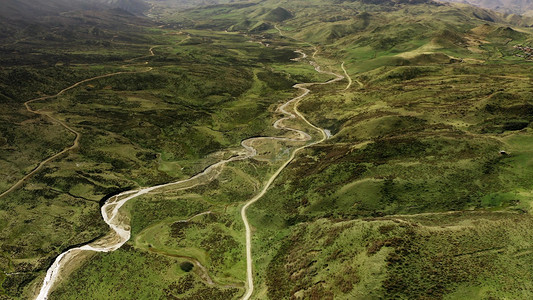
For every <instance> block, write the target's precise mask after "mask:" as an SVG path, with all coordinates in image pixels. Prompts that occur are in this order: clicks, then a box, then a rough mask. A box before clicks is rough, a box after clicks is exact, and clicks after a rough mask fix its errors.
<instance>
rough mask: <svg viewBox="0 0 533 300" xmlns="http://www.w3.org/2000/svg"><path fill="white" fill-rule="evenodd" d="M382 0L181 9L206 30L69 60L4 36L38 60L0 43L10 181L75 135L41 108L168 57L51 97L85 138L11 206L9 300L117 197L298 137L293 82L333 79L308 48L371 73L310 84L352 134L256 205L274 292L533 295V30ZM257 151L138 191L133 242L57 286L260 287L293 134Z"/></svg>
mask: <svg viewBox="0 0 533 300" xmlns="http://www.w3.org/2000/svg"><path fill="white" fill-rule="evenodd" d="M374 2H375V3H373V4H372V3H369V1H355V2H347V1H344V2H341V3H335V5H327V4H326V5H324V4H322V3H319V2H318V1H307V2H305V4H303V2H301V1H285V2H275V3H274V2H273V1H265V2H264V3H261V4H253V5H252V4H247V5H243V4H237V5H235V4H224V5H215V6H210V7H207V8H202V9H192V10H188V11H185V12H180V13H174V12H172V13H170V12H169V11H165V12H160V13H161V16H162V19H164V20H165V21H166V22H169V23H171V22H175V23H173V24H174V25H175V26H176V27H180V28H183V27H187V29H182V30H181V31H179V30H172V29H165V28H155V27H153V26H148V27H136V28H135V30H132V32H131V34H132V35H131V36H129V37H127V36H125V35H123V34H118V38H117V39H115V40H113V39H112V37H113V36H114V35H115V34H114V33H113V32H112V31H111V30H110V29H105V30H103V31H102V32H103V33H100V35H101V36H100V37H99V36H94V35H92V34H91V35H87V36H85V35H83V37H84V39H86V40H87V41H88V42H86V44H87V45H92V46H90V47H83V48H80V47H76V46H74V45H72V44H71V45H69V46H64V48H63V49H61V51H59V52H58V53H59V54H57V53H55V54H54V53H53V52H54V51H53V45H52V46H50V48H46V47H44V48H42V50H41V51H42V53H40V54H35V53H29V51H28V50H27V47H28V48H29V47H33V46H34V45H36V44H39V42H38V41H37V40H31V39H30V40H25V41H21V42H18V43H15V44H13V45H11V46H9V47H7V46H6V47H4V48H5V49H4V50H3V51H4V52H3V53H10V55H15V54H13V50H17V51H20V52H21V53H24V57H28V60H27V61H28V64H27V65H23V66H19V65H15V64H13V62H14V61H15V59H16V57H14V56H2V64H3V65H5V66H6V67H4V68H3V69H2V70H1V71H0V72H3V74H4V75H5V76H2V77H0V78H1V80H2V81H1V82H0V93H1V94H0V97H1V98H0V99H2V101H0V105H2V107H3V108H5V109H4V110H2V119H1V120H2V121H1V123H0V126H3V127H2V129H3V130H2V131H1V134H2V136H0V147H2V149H6V150H8V149H9V151H3V152H2V155H3V157H2V161H1V162H0V164H1V166H2V167H1V168H0V169H1V170H2V172H4V174H3V175H4V176H3V177H2V178H5V179H4V180H2V181H1V182H0V187H2V188H3V189H5V188H7V187H8V186H10V185H11V184H12V183H13V182H15V181H16V180H17V178H20V177H21V176H23V174H26V173H27V172H28V171H29V170H31V169H32V168H33V167H34V166H35V165H36V163H37V162H39V161H41V160H42V159H44V158H46V157H48V156H50V155H51V154H53V153H57V152H58V151H61V149H63V148H64V147H65V145H68V144H69V143H71V142H72V139H73V136H72V135H71V134H69V133H68V132H67V131H65V130H64V129H62V127H61V126H59V125H57V124H55V123H54V122H50V120H47V119H46V118H41V117H36V116H35V115H33V114H29V113H28V112H27V111H25V110H24V107H23V106H22V103H23V102H24V101H26V100H28V99H31V98H34V97H36V96H39V95H41V94H54V93H56V92H57V91H58V90H60V89H61V88H64V87H66V86H68V85H71V84H73V83H74V82H77V81H79V80H82V79H84V78H88V77H93V76H97V75H101V74H106V73H112V72H116V71H124V70H126V71H142V70H147V67H151V68H152V69H151V71H150V72H139V73H136V74H123V75H118V76H113V77H109V78H104V79H100V80H95V81H94V82H90V83H87V84H84V85H83V86H80V87H79V88H76V89H73V90H71V91H69V92H68V93H65V94H64V95H62V96H61V97H58V98H55V99H50V100H47V101H41V102H36V103H34V104H33V106H32V107H34V108H35V109H41V110H43V111H47V112H50V113H51V114H53V115H54V117H56V118H58V119H60V120H62V121H64V122H66V123H68V124H69V126H72V127H73V128H75V129H76V130H77V131H79V132H80V133H81V135H82V138H81V140H80V148H79V150H76V151H73V152H70V153H68V154H67V155H65V157H62V158H60V159H57V160H55V161H53V162H51V163H50V164H49V165H48V166H47V167H46V168H45V169H44V170H42V172H39V173H38V174H36V175H35V176H34V177H32V179H31V180H30V181H29V182H27V183H26V184H25V185H24V187H23V188H21V189H19V190H17V191H16V192H14V193H12V194H10V195H9V196H8V197H6V198H5V199H2V201H1V202H0V215H1V218H0V228H1V229H2V231H1V232H2V234H0V245H1V246H0V250H1V252H0V270H4V273H0V282H2V284H1V289H0V295H1V296H0V297H4V298H7V299H9V298H25V297H27V295H29V294H31V293H32V292H33V290H34V289H35V288H36V286H37V285H38V284H39V283H40V280H41V279H42V276H43V271H44V270H45V269H46V267H47V266H48V265H49V264H50V262H51V260H52V259H53V258H54V257H55V256H56V255H57V254H58V253H60V252H62V251H64V250H65V249H66V248H68V247H70V246H72V245H75V244H80V243H85V242H87V241H89V240H92V239H94V238H97V237H98V236H101V235H103V234H104V233H105V232H107V228H106V227H105V226H104V224H103V222H102V221H101V218H100V216H99V203H98V202H99V201H100V200H101V199H103V198H105V196H106V195H109V194H112V193H116V192H118V191H121V190H125V189H130V188H134V187H141V186H149V185H154V184H159V183H165V182H170V181H174V180H178V179H183V178H187V177H189V176H191V175H193V174H195V173H197V172H199V171H201V170H203V169H204V168H205V166H207V165H209V164H210V163H213V162H215V161H217V160H219V159H221V158H223V157H226V158H227V156H228V155H229V154H228V152H226V150H228V149H230V150H231V149H236V148H237V147H239V143H240V141H241V140H242V139H244V138H247V137H251V136H259V135H268V136H273V135H278V134H279V132H278V131H277V130H274V129H273V128H272V127H271V124H272V123H273V121H274V120H277V119H278V118H279V115H277V114H276V113H275V111H274V110H275V108H276V106H277V104H279V103H281V102H283V101H286V100H287V99H290V98H291V96H293V95H294V92H295V91H294V89H292V88H291V87H292V85H293V84H294V83H297V82H314V81H326V80H328V79H330V78H329V77H328V76H324V75H320V74H319V73H316V72H314V70H313V68H312V67H311V66H309V65H308V64H306V63H298V62H294V61H291V60H290V59H291V58H294V57H295V56H296V54H294V52H293V50H295V49H298V48H302V49H304V50H305V51H306V52H307V53H308V54H309V55H311V54H312V52H313V51H314V49H313V48H312V47H311V46H310V45H309V44H307V43H306V42H310V43H312V44H314V45H316V46H317V47H318V48H317V49H319V51H318V52H317V55H316V57H314V59H316V60H317V61H318V62H319V63H320V64H321V65H322V66H326V68H329V69H331V70H335V71H336V72H337V73H342V69H341V67H340V66H341V63H342V62H344V66H345V67H346V71H347V74H348V75H350V76H351V77H352V79H353V81H354V84H353V85H351V87H350V88H349V89H345V87H346V84H347V81H342V82H338V83H335V84H331V85H324V86H314V87H313V88H312V92H311V93H310V95H309V96H308V97H306V98H305V100H304V101H302V102H301V104H300V105H299V110H300V111H301V112H302V113H303V114H305V115H306V116H307V117H308V118H309V120H310V121H311V122H312V123H313V124H317V126H319V127H322V128H325V129H328V130H330V131H331V132H332V134H333V137H332V138H330V139H328V140H326V141H325V142H324V143H321V144H318V145H315V146H312V147H310V148H308V149H306V150H305V151H302V153H300V154H299V155H297V157H296V159H295V160H294V161H293V162H292V163H291V164H290V165H289V166H288V167H287V168H286V169H285V170H284V171H283V172H282V173H281V174H280V178H278V179H277V180H276V181H275V182H274V184H273V186H272V187H271V189H269V191H268V192H267V193H266V195H265V196H264V197H263V198H261V199H260V200H259V201H258V202H257V203H255V204H254V205H253V206H251V208H250V210H249V219H250V222H251V223H252V225H253V228H254V236H253V255H254V279H255V284H256V290H255V293H254V297H255V298H259V299H289V298H297V299H299V298H301V299H333V298H335V299H383V298H384V299H393V298H394V299H466V298H467V299H487V298H494V299H528V298H531V297H533V286H531V282H530V280H529V278H531V276H532V275H533V274H531V270H533V265H532V263H531V262H532V260H531V257H532V254H533V252H532V251H531V242H532V237H533V232H532V229H531V222H532V218H531V211H532V207H533V206H532V203H533V202H532V201H531V199H532V198H531V187H532V186H533V174H532V172H531V164H532V158H531V140H532V132H533V131H532V130H533V129H532V127H531V122H532V121H533V119H532V117H531V115H532V114H531V112H532V111H531V108H532V107H533V106H532V103H531V94H532V92H533V90H532V89H531V80H532V77H531V74H533V73H532V69H531V63H530V62H528V61H526V60H524V59H523V58H520V57H517V56H516V54H517V52H516V50H515V49H514V48H513V45H515V44H526V45H528V44H530V43H531V41H532V38H531V34H530V32H529V29H528V28H521V27H518V26H517V25H519V24H520V21H516V22H513V23H512V24H511V23H505V22H507V21H508V20H506V19H505V18H503V17H502V16H499V15H497V14H494V13H491V12H487V11H484V10H480V9H477V8H462V9H458V8H457V7H455V6H450V5H436V4H427V3H420V4H414V5H411V4H402V3H400V2H402V1H396V2H395V3H397V4H395V5H388V4H387V5H382V4H383V3H381V4H380V3H378V2H379V1H374ZM421 2H424V1H421ZM398 3H399V4H398ZM280 8H283V9H280ZM163 16H164V17H163ZM488 18H491V19H492V20H493V21H494V22H489V21H488ZM145 25H146V24H144V25H143V26H145ZM274 25H276V26H277V27H278V28H280V30H281V31H282V33H283V34H284V35H285V37H282V36H280V35H279V32H278V30H276V29H275V26H274ZM511 27H512V28H511ZM206 29H214V30H206ZM226 29H227V30H228V31H230V32H224V30H226ZM217 30H218V31H217ZM232 31H233V32H232ZM62 34H64V32H63V33H62V32H59V33H55V35H56V38H58V37H61V36H62ZM94 41H98V42H94ZM106 42H108V43H109V45H108V44H107V43H106ZM106 45H108V46H106ZM265 45H268V47H265ZM154 46H155V47H154ZM10 47H11V48H10ZM152 47H153V48H152ZM150 48H152V51H153V53H154V55H153V56H152V55H151V54H150V51H149V50H148V49H150ZM102 49H107V50H106V51H104V52H103V53H102ZM24 51H26V52H24ZM16 55H22V54H16ZM16 55H15V56H16ZM103 60H104V61H105V63H102V61H103ZM10 61H11V65H9V64H10V63H9V62H10ZM58 62H61V63H58ZM66 62H68V63H66ZM18 82H23V83H24V84H23V85H22V84H18ZM23 86H24V88H23ZM291 122H292V121H291ZM291 125H295V126H297V127H298V126H300V127H299V128H303V127H302V126H303V125H301V124H298V123H297V122H293V123H291ZM45 145H48V146H45ZM257 146H258V149H259V150H260V151H259V155H258V156H257V157H256V159H253V160H249V161H241V162H233V163H231V164H229V165H228V166H227V167H226V168H224V169H223V171H222V172H221V174H220V175H219V176H218V177H217V178H215V179H214V180H212V181H210V182H209V183H206V184H202V185H198V186H194V187H192V188H190V189H186V190H177V189H168V190H164V191H159V192H157V193H151V194H147V195H145V196H143V197H141V198H137V199H135V200H133V201H132V202H130V203H128V205H127V207H126V208H125V209H126V210H127V212H128V214H129V218H130V221H131V227H132V239H131V240H130V241H129V242H128V243H127V244H126V245H125V246H124V247H123V248H122V249H120V250H118V251H116V252H113V253H109V254H103V253H102V254H94V255H91V256H90V257H88V258H87V259H85V260H83V261H82V262H81V263H80V265H79V267H78V268H76V269H74V270H71V271H70V273H68V274H67V275H68V277H67V278H65V280H64V281H63V282H62V284H61V285H59V286H58V287H57V289H56V290H55V291H54V292H53V293H52V297H53V298H58V299H72V298H76V297H84V298H85V297H92V298H98V299H105V298H109V297H113V298H144V299H153V298H162V299H175V298H180V299H181V298H183V299H233V298H238V297H240V296H241V295H242V294H243V292H244V281H245V278H246V274H245V265H246V260H245V256H244V242H245V241H244V228H243V224H242V223H241V221H240V215H239V208H240V206H241V205H242V204H243V203H244V201H246V200H248V199H250V198H252V197H253V196H254V195H255V194H256V193H257V192H258V191H259V190H260V189H261V187H262V185H263V184H264V182H265V180H266V179H267V178H268V176H269V175H271V174H272V173H273V172H274V171H275V170H276V169H277V167H278V166H279V165H280V164H281V163H282V162H283V161H284V160H285V159H286V158H287V157H288V156H289V154H290V149H291V147H294V146H295V144H291V143H275V142H263V144H261V145H257ZM502 150H503V151H504V152H501V151H502ZM43 228H44V229H43ZM191 266H192V267H191ZM139 291H140V292H139Z"/></svg>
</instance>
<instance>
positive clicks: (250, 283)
mask: <svg viewBox="0 0 533 300" xmlns="http://www.w3.org/2000/svg"><path fill="white" fill-rule="evenodd" d="M278 30H279V29H278ZM280 33H281V31H280ZM296 52H298V53H300V54H302V58H301V59H305V58H307V55H306V54H305V53H303V52H302V51H296ZM315 54H316V51H315ZM309 63H310V64H311V65H313V66H314V67H315V70H316V71H317V72H319V73H323V74H329V75H333V76H335V77H336V78H335V79H332V80H330V81H327V82H314V83H299V84H296V85H294V88H297V89H299V90H301V91H302V92H303V93H302V94H300V95H299V96H297V97H295V98H293V99H291V100H289V101H288V102H287V103H285V104H283V105H282V106H280V107H279V110H280V111H281V112H283V113H284V114H287V115H288V117H286V118H285V119H287V118H296V116H298V118H299V119H301V120H302V121H304V122H305V123H306V124H307V125H308V126H310V127H312V128H313V129H314V130H316V131H318V132H320V134H321V135H322V137H321V138H320V139H319V140H316V141H314V142H312V143H309V144H306V145H303V146H301V147H298V148H296V149H295V150H294V151H293V152H292V153H291V156H290V157H289V158H288V159H287V161H285V163H284V164H283V165H281V167H279V168H278V170H276V172H275V173H274V174H273V175H272V176H271V177H270V179H269V180H268V181H267V183H266V184H265V186H264V187H263V189H262V190H261V192H260V193H259V194H257V195H256V196H255V197H253V198H252V199H250V200H249V201H248V202H247V203H246V204H245V205H244V206H243V207H242V209H241V217H242V220H243V222H244V226H245V229H246V293H245V294H244V296H243V297H242V299H243V300H248V299H250V297H251V296H252V294H253V291H254V280H253V257H252V229H251V226H250V223H249V222H248V218H247V216H246V211H247V210H248V208H249V207H250V206H251V205H252V204H254V203H255V202H257V200H259V199H261V198H262V197H263V196H264V195H265V193H266V192H267V190H268V189H269V188H270V186H271V185H272V183H273V182H274V180H276V178H277V177H278V176H279V174H280V173H281V172H282V171H283V169H285V167H287V166H288V165H289V164H290V163H291V161H293V160H294V158H295V157H296V154H298V152H300V151H302V150H303V149H305V148H308V147H311V146H313V145H316V144H318V143H322V142H323V141H325V140H326V139H327V138H328V135H327V134H326V132H325V130H324V129H322V128H319V127H317V126H315V125H313V124H312V123H311V122H309V120H307V119H306V118H305V117H304V116H303V115H302V114H301V113H300V112H299V111H298V103H299V102H300V100H302V98H304V97H305V96H307V94H309V93H310V92H311V90H309V89H308V87H311V86H313V85H324V84H330V83H333V82H337V81H340V80H342V79H344V76H342V75H339V74H336V73H332V72H328V71H322V70H321V69H320V66H319V65H318V64H316V63H315V62H313V61H310V62H309ZM290 104H294V106H293V109H294V113H295V114H296V115H294V114H292V113H290V112H288V111H287V110H285V108H286V107H287V106H289V105H290ZM278 122H279V121H278ZM276 123H277V122H276ZM284 129H289V128H284ZM292 130H295V129H292ZM297 131H299V130H297ZM303 135H304V136H305V138H304V139H302V141H308V140H310V139H311V137H310V135H309V134H307V133H303Z"/></svg>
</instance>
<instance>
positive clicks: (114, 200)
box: [27, 51, 344, 300]
mask: <svg viewBox="0 0 533 300" xmlns="http://www.w3.org/2000/svg"><path fill="white" fill-rule="evenodd" d="M296 52H298V53H300V54H301V55H302V57H301V58H300V59H305V58H307V55H306V54H305V53H303V52H302V51H296ZM310 63H311V64H312V65H313V66H314V67H315V70H316V71H317V72H320V73H324V74H330V75H333V76H335V77H336V78H335V79H332V80H330V81H328V82H323V83H300V84H296V85H294V88H297V89H299V90H301V91H303V93H302V94H300V95H299V96H297V97H295V98H293V99H291V100H289V101H287V102H286V103H284V104H283V105H281V106H280V107H278V110H277V111H279V112H281V113H283V114H284V115H285V117H283V118H281V119H279V120H277V121H276V122H275V123H274V125H273V126H274V127H275V128H277V129H280V130H285V131H292V132H294V133H296V134H297V137H295V138H292V137H286V136H284V137H254V138H250V139H246V140H243V141H242V142H241V145H242V147H243V149H244V151H240V152H238V153H236V155H234V156H232V157H230V158H229V159H225V160H222V161H219V162H217V163H215V164H213V165H210V166H209V167H207V168H206V169H205V170H204V171H202V172H200V173H198V174H196V175H194V176H193V177H191V178H189V179H185V180H180V181H177V182H171V183H167V184H161V185H156V186H151V187H146V188H141V189H136V190H131V191H126V192H123V193H120V194H118V195H115V196H113V197H111V198H110V199H108V200H107V201H106V203H105V204H104V205H103V206H102V208H101V213H102V217H103V219H104V221H105V222H106V223H107V224H108V225H109V227H110V228H111V232H110V233H109V234H108V235H106V236H105V237H103V238H101V239H99V240H97V241H94V242H92V243H89V244H87V245H84V246H81V247H77V248H72V249H69V250H67V251H65V252H63V253H62V254H60V255H59V256H58V257H57V258H56V259H55V261H54V262H53V264H52V265H51V266H50V268H49V269H48V271H47V273H46V276H45V278H44V281H43V284H42V286H41V289H40V291H39V294H38V295H37V297H36V299H37V300H46V299H48V295H49V293H50V291H51V289H52V288H53V287H54V286H55V284H56V283H57V282H58V280H59V279H60V273H61V271H62V269H63V268H64V267H65V266H66V265H68V264H69V262H74V260H75V259H76V257H77V256H78V255H79V254H80V253H81V252H84V251H93V252H111V251H115V250H117V249H119V248H120V247H121V246H122V245H124V244H125V243H126V242H127V241H128V240H129V239H130V237H131V228H130V225H129V220H128V218H127V217H126V216H125V215H122V214H121V211H120V209H121V208H122V207H123V206H124V204H126V203H127V202H128V201H129V200H131V199H134V198H137V197H139V196H142V195H145V194H148V193H150V192H154V191H155V190H158V189H162V188H165V187H171V186H181V189H188V188H191V187H192V186H196V185H198V182H202V183H206V182H209V181H210V180H212V179H214V178H216V177H217V176H218V175H219V174H220V171H221V168H222V167H223V166H224V165H226V164H227V163H229V162H233V161H240V160H245V159H248V158H251V157H254V156H256V155H257V150H256V149H255V148H254V147H253V146H252V143H253V141H254V140H261V139H269V140H272V139H274V140H281V141H293V142H308V141H310V140H311V139H312V137H311V136H310V135H309V134H308V133H306V132H304V131H302V130H299V129H295V128H291V127H288V126H285V125H283V122H284V121H285V120H288V119H296V118H299V119H301V120H302V121H304V122H305V123H306V124H307V125H308V126H310V127H312V128H313V129H314V130H316V131H318V132H320V134H321V135H322V137H321V139H319V140H317V141H314V142H312V143H308V144H306V145H303V146H301V147H299V148H296V149H295V150H294V151H293V152H292V154H291V156H290V157H289V159H288V160H287V161H286V162H285V163H284V164H283V165H282V166H281V167H280V168H279V169H278V170H277V171H276V172H275V173H274V174H273V175H272V176H271V177H270V179H269V180H268V181H267V183H266V184H265V186H264V187H263V189H262V190H261V192H260V193H259V194H258V195H256V196H255V197H254V198H252V199H251V200H249V201H248V202H247V203H246V204H245V205H244V206H243V207H242V210H241V216H242V219H243V221H244V224H245V227H246V259H247V284H246V287H247V289H246V293H245V295H244V297H243V299H249V298H250V296H251V295H252V293H253V288H254V286H253V274H252V252H251V235H252V233H251V228H250V224H249V223H248V219H247V217H246V210H247V209H248V207H250V205H252V204H253V203H254V202H256V201H257V200H259V199H260V198H261V197H262V196H263V195H264V194H265V193H266V191H267V190H268V188H269V187H270V186H271V185H272V183H273V182H274V180H275V179H276V178H277V177H278V175H279V174H280V173H281V171H282V170H283V169H284V168H285V167H286V166H287V165H288V164H289V163H290V162H291V161H292V160H293V159H294V157H295V156H296V154H297V153H298V152H300V151H301V150H303V149H305V148H307V147H310V146H312V145H315V144H317V143H320V142H322V141H324V140H325V139H326V138H327V135H326V133H325V131H324V130H323V129H321V128H318V127H317V126H315V125H313V124H312V123H311V122H309V121H308V120H307V119H306V118H305V117H304V116H303V115H302V114H301V113H300V112H299V111H298V109H297V105H298V103H299V102H300V100H301V99H302V98H304V97H305V96H307V94H309V92H310V90H309V89H308V87H310V86H313V85H322V84H329V83H333V82H336V81H339V80H342V79H344V76H342V75H339V74H335V73H332V72H327V71H322V70H321V69H320V66H318V65H317V64H316V63H315V62H313V61H310ZM121 73H127V72H121ZM121 73H114V74H108V75H103V76H100V77H95V78H91V79H87V80H84V81H81V82H79V83H77V84H75V85H73V86H71V87H69V88H67V89H65V90H63V91H61V92H59V93H58V94H57V95H55V96H48V97H43V98H38V99H34V100H30V101H28V104H29V103H31V102H33V101H38V100H44V99H48V98H52V97H57V96H59V95H60V94H62V93H64V92H65V91H67V90H69V89H72V88H74V87H76V86H78V85H80V84H82V83H84V82H87V81H90V80H94V79H97V78H103V77H109V76H113V75H116V74H121ZM289 105H293V111H294V113H291V112H289V111H288V110H287V109H288V106H289ZM27 107H28V108H29V106H27ZM30 109H31V108H30ZM35 113H39V114H45V113H42V112H38V111H36V112H35ZM47 116H49V115H48V114H47ZM49 117H51V116H49ZM51 118H52V117H51ZM54 120H56V121H57V122H59V123H60V124H61V125H62V126H64V127H65V128H67V129H68V130H69V131H71V132H73V133H74V134H76V141H75V143H74V145H73V146H71V147H69V148H67V149H65V150H64V151H63V152H62V153H65V152H66V151H69V150H71V149H73V148H76V147H77V146H78V143H77V141H78V139H79V133H78V132H76V131H75V130H74V129H72V128H70V127H69V126H68V125H66V124H65V123H63V122H61V121H59V120H57V119H54ZM62 153H61V154H62ZM59 155H60V154H56V155H54V156H53V157H51V158H49V159H48V160H47V161H50V160H52V159H53V158H55V157H57V156H59ZM47 161H45V162H44V163H46V162H47ZM44 163H41V164H40V166H42V164H44ZM36 171H37V170H35V172H36ZM35 172H32V174H33V173H35ZM27 176H28V177H29V176H31V174H28V175H27ZM187 184H190V185H189V186H187ZM182 186H185V187H182Z"/></svg>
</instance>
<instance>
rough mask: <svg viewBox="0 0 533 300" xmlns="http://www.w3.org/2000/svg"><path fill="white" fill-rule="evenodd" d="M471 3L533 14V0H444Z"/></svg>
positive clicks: (499, 9) (500, 9)
mask: <svg viewBox="0 0 533 300" xmlns="http://www.w3.org/2000/svg"><path fill="white" fill-rule="evenodd" d="M445 1H449V2H458V3H465V4H471V5H475V6H479V7H484V8H489V9H493V10H497V11H500V12H503V13H509V14H520V15H528V16H533V0H445Z"/></svg>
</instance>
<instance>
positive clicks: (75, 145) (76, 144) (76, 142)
mask: <svg viewBox="0 0 533 300" xmlns="http://www.w3.org/2000/svg"><path fill="white" fill-rule="evenodd" d="M151 70H152V68H148V69H147V70H146V71H136V72H116V73H110V74H105V75H100V76H96V77H92V78H88V79H85V80H82V81H79V82H77V83H75V84H73V85H71V86H69V87H67V88H65V89H62V90H61V91H59V93H57V94H55V95H52V96H45V97H40V98H35V99H31V100H28V101H26V102H24V106H25V107H26V110H27V111H28V112H31V113H34V114H36V115H42V116H45V117H47V118H49V119H50V120H52V121H53V122H56V123H58V124H59V125H61V126H62V127H63V128H65V129H66V130H68V131H70V132H71V133H73V134H74V136H75V138H74V141H73V142H72V145H71V146H69V147H67V148H65V149H63V150H62V151H60V152H58V153H56V154H54V155H52V156H50V157H48V158H47V159H45V160H43V161H41V162H40V163H39V164H38V165H37V167H35V168H34V169H33V170H32V171H31V172H29V173H28V174H26V175H25V176H24V177H22V178H21V179H20V180H19V181H17V182H16V183H15V184H13V185H12V186H11V187H10V188H9V189H7V190H6V191H4V192H3V193H1V194H0V198H2V197H4V196H5V195H7V194H9V193H11V192H12V191H14V190H16V189H17V188H19V187H20V186H22V184H23V183H24V182H25V181H26V180H28V179H29V178H30V177H31V176H33V175H34V174H35V173H37V172H39V171H40V170H41V169H42V168H43V166H44V165H45V164H47V163H49V162H50V161H52V160H54V159H56V158H58V157H59V156H61V155H63V154H65V153H67V152H69V151H71V150H74V149H76V148H78V147H79V141H80V137H81V134H80V133H79V132H78V131H76V130H74V128H72V127H70V126H68V125H67V124H65V122H63V121H61V120H59V119H57V118H55V117H54V116H52V114H50V113H49V112H43V111H39V110H34V109H32V108H31V106H30V104H31V103H33V102H36V101H43V100H48V99H52V98H56V97H59V96H61V95H62V94H64V93H65V92H67V91H69V90H71V89H73V88H75V87H77V86H79V85H81V84H84V83H86V82H89V81H93V80H97V79H102V78H106V77H111V76H116V75H120V74H134V73H144V72H149V71H151Z"/></svg>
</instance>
